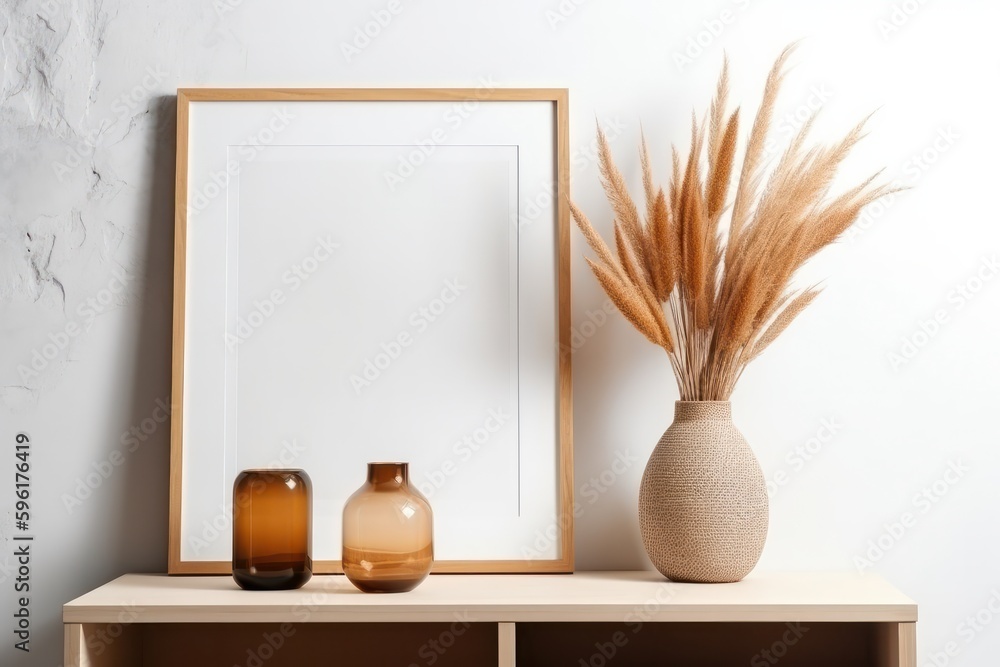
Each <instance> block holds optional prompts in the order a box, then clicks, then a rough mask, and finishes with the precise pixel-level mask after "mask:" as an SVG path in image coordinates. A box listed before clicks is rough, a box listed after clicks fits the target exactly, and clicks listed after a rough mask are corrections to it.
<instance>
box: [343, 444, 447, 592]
mask: <svg viewBox="0 0 1000 667" xmlns="http://www.w3.org/2000/svg"><path fill="white" fill-rule="evenodd" d="M343 524H344V551H343V566H344V574H346V575H347V578H348V579H350V580H351V583H352V584H354V585H355V586H357V587H358V588H359V589H361V590H362V591H364V592H366V593H401V592H404V591H409V590H412V589H414V588H416V587H417V584H419V583H420V582H421V581H423V580H424V578H425V577H426V576H427V573H428V572H430V571H431V564H432V563H433V562H434V544H433V542H434V540H433V517H432V515H431V506H430V503H428V502H427V499H426V498H425V497H424V496H423V495H422V494H421V493H420V492H419V491H417V490H416V489H414V488H410V480H409V464H407V463H369V464H368V480H367V481H366V482H365V483H364V485H362V486H361V488H360V489H358V490H357V491H355V492H354V495H352V496H351V497H350V498H348V499H347V504H346V505H345V506H344V521H343Z"/></svg>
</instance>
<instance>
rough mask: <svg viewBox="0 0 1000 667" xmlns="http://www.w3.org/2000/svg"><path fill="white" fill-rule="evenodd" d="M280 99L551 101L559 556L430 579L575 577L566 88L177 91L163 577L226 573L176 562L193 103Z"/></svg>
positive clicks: (484, 565)
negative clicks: (461, 576) (492, 575)
mask: <svg viewBox="0 0 1000 667" xmlns="http://www.w3.org/2000/svg"><path fill="white" fill-rule="evenodd" d="M276 100H286V101H293V102H307V101H342V102H373V101H382V102H416V101H425V102H449V101H456V102H459V101H479V102H483V101H488V102H497V101H500V102H503V101H512V102H551V103H552V105H553V116H554V122H555V128H556V146H555V150H556V188H557V191H558V197H557V204H556V226H557V227H556V251H557V258H556V266H557V269H558V306H557V308H558V338H559V347H558V355H559V367H558V368H559V371H558V372H559V378H558V388H559V399H558V413H559V429H558V433H559V436H558V437H559V443H558V446H559V471H558V473H559V517H558V526H557V529H558V532H559V539H560V547H559V553H560V557H559V558H557V559H554V560H524V561H521V560H482V561H459V560H456V561H437V562H435V563H434V567H433V570H432V572H433V573H514V572H517V573H530V572H548V573H568V572H572V571H573V564H574V552H573V395H572V393H573V379H572V368H571V366H572V363H571V357H572V345H571V342H570V259H569V257H570V256H569V249H570V244H569V92H568V90H567V89H565V88H498V89H494V90H490V91H483V90H481V89H474V88H301V89H300V88H180V89H178V90H177V169H176V174H175V196H176V200H175V210H174V312H173V362H172V383H171V393H172V401H171V403H172V405H171V408H172V409H171V419H170V516H169V537H168V555H167V571H168V573H169V574H229V573H230V572H231V563H230V562H228V561H184V560H181V474H182V470H183V467H182V454H183V451H182V448H183V443H182V434H183V428H182V425H183V423H184V413H183V403H184V311H185V303H186V298H185V297H186V292H185V279H186V247H187V210H188V207H187V197H188V187H187V186H188V183H187V180H188V179H187V173H188V170H187V167H188V122H189V116H190V104H191V102H259V101H276ZM313 571H314V572H315V573H316V574H340V573H342V572H343V570H342V569H341V567H340V561H325V560H324V561H315V562H314V563H313Z"/></svg>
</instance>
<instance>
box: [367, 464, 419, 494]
mask: <svg viewBox="0 0 1000 667" xmlns="http://www.w3.org/2000/svg"><path fill="white" fill-rule="evenodd" d="M409 480H410V464H409V463H369V464H368V483H369V484H371V485H372V486H374V487H376V488H394V489H398V488H399V487H401V486H406V485H407V484H408V483H409Z"/></svg>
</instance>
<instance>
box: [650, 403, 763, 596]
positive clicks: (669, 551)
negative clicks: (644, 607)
mask: <svg viewBox="0 0 1000 667" xmlns="http://www.w3.org/2000/svg"><path fill="white" fill-rule="evenodd" d="M767 522H768V509H767V486H766V484H765V481H764V474H763V472H762V471H761V468H760V464H759V463H758V462H757V457H755V456H754V454H753V451H752V450H751V449H750V445H749V444H748V443H747V441H746V439H745V438H744V437H743V435H742V434H741V433H740V432H739V431H738V430H736V427H735V426H734V425H733V420H732V411H731V407H730V404H729V402H728V401H677V403H676V405H675V408H674V422H673V424H671V425H670V428H668V429H667V430H666V432H665V433H664V434H663V437H662V438H660V441H659V443H657V445H656V448H655V449H654V450H653V454H652V455H651V456H650V457H649V462H648V463H647V464H646V470H645V472H644V473H643V475H642V483H641V485H640V488H639V527H640V530H641V532H642V541H643V545H644V546H645V547H646V553H647V554H648V555H649V558H650V560H651V561H652V562H653V565H654V566H655V567H656V569H657V570H659V571H660V573H661V574H663V575H664V576H665V577H667V578H668V579H672V580H673V581H688V582H701V583H726V582H733V581H739V580H741V579H743V577H745V576H746V575H747V574H749V573H750V571H751V570H752V569H753V568H754V566H755V565H756V564H757V561H758V559H759V558H760V554H761V551H763V549H764V541H765V539H766V538H767Z"/></svg>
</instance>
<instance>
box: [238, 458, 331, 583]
mask: <svg viewBox="0 0 1000 667" xmlns="http://www.w3.org/2000/svg"><path fill="white" fill-rule="evenodd" d="M311 577H312V481H311V480H310V479H309V475H307V474H306V473H305V471H304V470H244V471H243V472H241V473H240V474H239V476H238V477H237V478H236V483H235V484H234V485H233V578H234V579H235V580H236V583H237V584H239V585H240V587H241V588H245V589H247V590H254V591H271V590H281V589H289V588H299V587H300V586H302V585H303V584H305V583H306V582H307V581H309V579H310V578H311Z"/></svg>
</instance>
